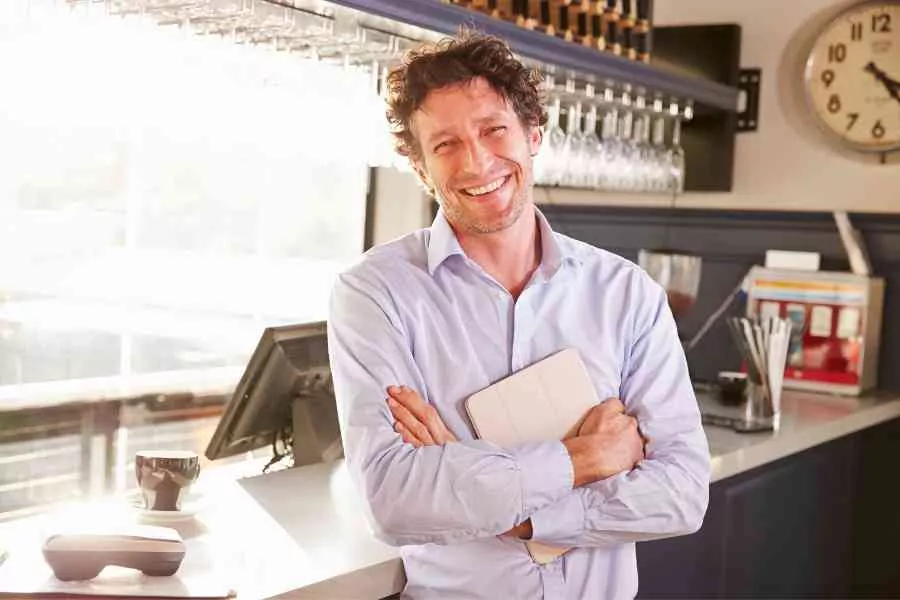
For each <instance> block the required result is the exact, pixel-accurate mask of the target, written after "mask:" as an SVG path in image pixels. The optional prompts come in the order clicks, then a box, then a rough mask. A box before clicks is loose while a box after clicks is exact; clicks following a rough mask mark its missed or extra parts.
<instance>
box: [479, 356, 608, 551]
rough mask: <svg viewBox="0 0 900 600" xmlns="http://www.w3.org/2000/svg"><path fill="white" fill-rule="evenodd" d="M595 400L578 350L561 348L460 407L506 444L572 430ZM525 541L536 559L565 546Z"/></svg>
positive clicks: (482, 433) (486, 436)
mask: <svg viewBox="0 0 900 600" xmlns="http://www.w3.org/2000/svg"><path fill="white" fill-rule="evenodd" d="M598 403H599V400H598V398H597V393H596V391H595V390H594V385H593V383H591V379H590V376H589V375H588V372H587V368H586V367H585V366H584V363H583V362H582V361H581V357H580V356H579V355H578V351H577V350H575V349H574V348H567V349H565V350H561V351H560V352H557V353H556V354H553V355H551V356H548V357H547V358H545V359H543V360H541V361H538V362H536V363H534V364H533V365H530V366H528V367H526V368H524V369H522V370H521V371H518V372H516V373H513V374H512V375H510V376H509V377H507V378H506V379H501V380H500V381H498V382H496V383H494V384H493V385H491V386H489V387H487V388H485V389H483V390H481V391H480V392H476V393H475V394H473V395H472V396H470V397H469V399H468V400H466V411H467V412H468V414H469V419H470V420H471V421H472V426H473V427H474V428H475V433H476V434H477V435H478V437H479V438H481V439H483V440H487V441H489V442H493V443H495V444H497V445H498V446H500V447H502V448H509V447H512V446H515V445H517V444H524V443H527V442H543V441H547V440H562V439H564V438H567V437H570V436H572V435H574V434H575V433H577V431H578V428H579V427H580V426H581V422H582V421H583V420H584V417H585V415H586V414H587V412H588V411H589V410H590V409H591V407H593V406H594V405H596V404H598ZM526 546H527V547H528V551H529V552H530V553H531V557H532V558H533V559H534V560H535V562H538V563H540V564H547V563H548V562H552V561H553V560H556V558H558V557H559V556H560V555H562V554H563V553H565V552H566V551H567V550H568V548H557V547H554V546H548V545H546V544H541V543H540V542H527V543H526Z"/></svg>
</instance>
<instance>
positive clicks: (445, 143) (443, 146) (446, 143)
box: [432, 140, 453, 154]
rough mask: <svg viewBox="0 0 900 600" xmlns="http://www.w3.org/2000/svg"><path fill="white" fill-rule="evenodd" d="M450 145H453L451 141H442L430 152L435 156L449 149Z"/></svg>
mask: <svg viewBox="0 0 900 600" xmlns="http://www.w3.org/2000/svg"><path fill="white" fill-rule="evenodd" d="M452 143H453V142H452V140H444V141H443V142H440V143H439V144H437V145H436V146H435V147H434V149H433V150H432V152H434V153H435V154H437V153H438V152H440V151H441V150H446V149H447V148H449V147H450V144H452Z"/></svg>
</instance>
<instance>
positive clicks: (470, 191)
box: [462, 175, 512, 198]
mask: <svg viewBox="0 0 900 600" xmlns="http://www.w3.org/2000/svg"><path fill="white" fill-rule="evenodd" d="M511 177H512V175H504V176H503V177H498V178H497V179H495V180H493V181H491V182H490V183H487V184H485V185H480V186H478V187H468V188H462V191H463V193H464V194H466V195H467V196H472V197H473V198H477V197H478V196H484V195H486V194H490V193H491V192H495V191H497V190H499V189H500V188H501V187H503V186H504V185H505V184H506V182H507V181H509V179H510V178H511Z"/></svg>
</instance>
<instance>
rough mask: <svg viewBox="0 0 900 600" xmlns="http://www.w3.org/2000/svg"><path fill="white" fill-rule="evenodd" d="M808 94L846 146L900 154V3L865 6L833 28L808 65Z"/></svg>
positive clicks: (816, 110) (828, 29)
mask: <svg viewBox="0 0 900 600" xmlns="http://www.w3.org/2000/svg"><path fill="white" fill-rule="evenodd" d="M806 94H807V98H808V99H809V103H810V106H811V108H812V110H813V111H814V113H815V115H816V116H817V117H818V119H819V121H820V122H821V123H822V124H823V125H824V126H825V128H826V129H828V130H829V131H831V132H832V133H833V134H835V135H837V136H838V138H839V139H840V141H841V142H842V143H843V144H844V145H846V146H849V147H851V148H853V149H855V150H862V151H872V152H886V151H890V150H895V149H898V148H900V0H898V1H881V2H869V3H865V4H860V5H857V6H855V7H853V8H851V9H849V10H847V11H845V12H844V13H842V14H841V15H840V16H839V17H837V18H836V19H835V20H833V21H832V22H831V23H829V24H828V26H827V27H826V28H825V30H824V31H823V32H822V33H821V34H820V35H819V37H818V38H817V40H816V42H815V44H814V45H813V48H812V51H811V52H810V55H809V59H808V60H807V63H806Z"/></svg>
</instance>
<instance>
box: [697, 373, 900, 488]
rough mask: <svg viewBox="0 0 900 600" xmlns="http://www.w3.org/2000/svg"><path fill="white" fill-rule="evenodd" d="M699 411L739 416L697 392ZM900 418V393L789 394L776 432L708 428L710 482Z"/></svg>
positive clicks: (710, 397) (730, 409) (706, 395)
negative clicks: (850, 395)
mask: <svg viewBox="0 0 900 600" xmlns="http://www.w3.org/2000/svg"><path fill="white" fill-rule="evenodd" d="M697 400H698V401H699V402H700V404H701V407H703V408H704V409H707V410H711V411H712V412H715V413H719V414H729V413H732V414H735V415H737V414H739V409H737V408H730V407H723V406H721V405H719V404H718V402H717V401H716V400H715V399H714V398H713V397H712V396H710V395H708V394H704V393H698V394H697ZM898 417H900V394H886V393H875V394H869V395H865V396H860V397H857V398H852V397H845V396H831V395H825V394H816V393H811V392H794V391H785V392H784V396H783V397H782V411H781V423H780V426H779V428H778V431H776V432H771V431H770V432H761V433H737V432H735V431H733V430H731V429H726V428H723V427H715V426H706V427H705V429H706V437H707V439H708V440H709V451H710V455H711V456H712V481H713V482H715V481H719V480H721V479H725V478H726V477H731V476H733V475H737V474H738V473H743V472H744V471H749V470H750V469H753V468H755V467H759V466H762V465H764V464H767V463H770V462H773V461H776V460H778V459H780V458H784V457H786V456H790V455H791V454H795V453H797V452H802V451H803V450H806V449H807V448H811V447H813V446H816V445H819V444H824V443H825V442H828V441H831V440H833V439H836V438H839V437H841V436H844V435H849V434H851V433H855V432H857V431H860V430H862V429H865V428H867V427H872V426H874V425H877V424H879V423H883V422H885V421H889V420H891V419H896V418H898Z"/></svg>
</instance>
